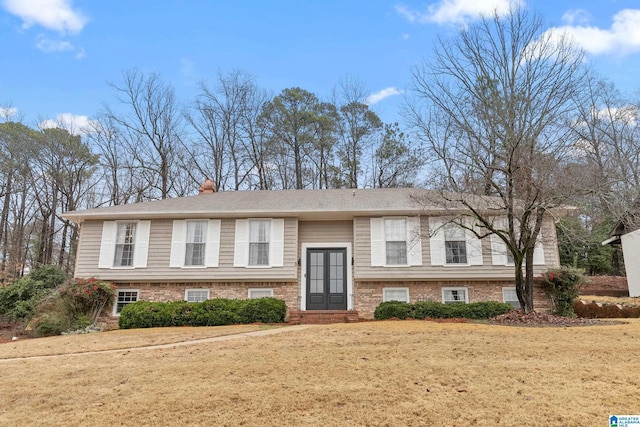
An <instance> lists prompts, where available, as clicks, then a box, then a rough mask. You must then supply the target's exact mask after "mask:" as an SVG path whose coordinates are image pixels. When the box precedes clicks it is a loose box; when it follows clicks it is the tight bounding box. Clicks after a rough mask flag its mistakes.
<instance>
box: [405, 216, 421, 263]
mask: <svg viewBox="0 0 640 427" xmlns="http://www.w3.org/2000/svg"><path fill="white" fill-rule="evenodd" d="M407 264H409V265H422V233H421V230H420V217H409V218H407Z"/></svg>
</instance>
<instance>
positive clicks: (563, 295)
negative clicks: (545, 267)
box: [539, 267, 585, 317]
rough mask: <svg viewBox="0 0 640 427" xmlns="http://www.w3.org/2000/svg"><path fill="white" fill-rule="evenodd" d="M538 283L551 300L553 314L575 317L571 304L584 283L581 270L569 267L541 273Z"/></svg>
mask: <svg viewBox="0 0 640 427" xmlns="http://www.w3.org/2000/svg"><path fill="white" fill-rule="evenodd" d="M539 282H540V284H541V285H542V288H543V289H544V291H545V293H546V294H547V296H548V297H549V299H550V300H551V304H552V305H553V313H554V314H557V315H559V316H566V317H575V316H576V314H575V312H574V311H573V303H574V302H575V301H576V299H577V298H578V296H579V295H580V287H581V286H582V285H583V284H584V282H585V277H584V275H583V274H582V270H579V269H577V268H571V267H560V268H556V269H553V270H549V271H547V272H546V273H542V276H541V277H540V279H539Z"/></svg>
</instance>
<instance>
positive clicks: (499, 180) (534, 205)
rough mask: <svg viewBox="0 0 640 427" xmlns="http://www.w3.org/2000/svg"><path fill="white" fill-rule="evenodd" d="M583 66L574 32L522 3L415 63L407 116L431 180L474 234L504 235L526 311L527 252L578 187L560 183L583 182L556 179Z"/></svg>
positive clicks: (562, 171) (529, 294)
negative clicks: (567, 33)
mask: <svg viewBox="0 0 640 427" xmlns="http://www.w3.org/2000/svg"><path fill="white" fill-rule="evenodd" d="M586 74H587V70H586V69H585V66H584V63H583V54H582V52H581V51H580V50H578V49H577V48H576V47H575V46H574V45H573V44H572V43H571V41H570V40H568V39H567V38H566V37H564V36H563V35H561V34H560V35H558V34H553V33H551V32H549V31H545V27H544V26H543V22H542V19H541V17H540V16H538V15H535V14H529V13H528V12H527V11H525V10H523V9H519V8H514V9H512V10H511V11H510V12H509V13H508V14H507V15H505V16H498V15H497V14H495V15H494V16H487V17H484V18H483V19H482V20H481V21H479V22H478V23H475V24H471V25H470V26H469V27H468V28H466V29H462V30H460V32H459V33H458V36H457V37H456V38H455V39H453V40H440V42H439V43H438V45H437V47H436V49H435V51H434V53H433V55H432V57H431V60H430V61H429V62H425V63H423V64H422V65H420V66H417V67H415V68H414V69H413V76H412V84H411V94H412V102H411V103H410V104H409V105H408V108H407V111H406V118H407V120H408V121H409V123H410V124H411V125H412V126H413V128H414V131H415V135H416V136H418V137H419V138H421V139H422V141H423V142H424V143H425V144H426V146H427V149H428V151H429V154H430V155H431V156H432V160H434V161H435V162H436V164H437V171H438V175H437V176H436V177H435V180H434V181H433V182H432V183H431V184H432V185H433V186H437V187H439V188H440V189H441V190H443V191H442V192H441V196H442V197H443V198H444V199H445V200H447V201H448V202H449V203H452V202H453V204H454V205H456V206H463V207H464V208H465V209H466V210H465V213H464V214H463V215H464V216H466V217H471V218H472V219H473V225H474V226H473V227H470V229H472V231H474V232H476V233H477V234H478V236H479V237H485V236H486V235H489V234H495V235H496V236H497V237H498V238H499V239H501V241H503V242H504V244H505V245H506V247H507V249H508V251H509V253H510V254H511V255H512V258H513V261H514V274H515V285H516V291H517V294H518V299H519V301H520V304H521V306H522V308H523V310H524V311H525V312H529V311H532V310H533V309H534V305H533V279H534V278H533V254H534V248H535V245H536V241H537V239H538V236H539V234H540V230H541V227H542V223H543V219H544V218H545V216H547V215H552V214H553V210H554V208H558V207H559V206H561V205H562V204H563V202H565V201H566V200H567V197H568V195H569V194H570V193H571V192H573V191H577V190H578V188H567V187H565V186H564V185H560V184H561V183H564V184H566V183H570V184H572V185H579V184H580V183H581V181H580V179H579V177H574V179H572V180H569V179H563V180H562V181H560V180H559V179H558V177H559V176H565V175H566V174H567V173H570V172H571V170H567V169H566V168H565V167H564V165H565V162H564V160H565V159H566V158H567V156H570V155H571V145H572V144H571V139H570V138H569V136H570V132H569V131H570V129H568V128H567V123H570V118H571V117H573V116H574V114H575V113H576V111H577V110H576V109H577V105H578V104H579V102H580V101H579V99H578V98H579V97H580V95H581V93H582V92H583V90H584V88H585V75H586ZM444 190H450V191H453V192H452V193H447V192H445V191H444ZM463 193H473V194H475V195H476V196H465V195H463ZM478 196H479V197H478ZM479 200H480V201H481V203H478V201H479ZM429 202H430V203H433V201H429ZM479 205H483V208H480V206H479ZM505 216H506V218H507V220H506V221H498V220H497V219H498V218H499V217H503V218H504V217H505ZM458 219H460V218H459V217H458ZM465 224H468V222H467V221H463V220H461V221H460V225H461V226H464V225H465ZM478 226H479V227H480V228H477V227H478Z"/></svg>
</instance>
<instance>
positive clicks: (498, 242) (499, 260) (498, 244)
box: [491, 234, 508, 265]
mask: <svg viewBox="0 0 640 427" xmlns="http://www.w3.org/2000/svg"><path fill="white" fill-rule="evenodd" d="M491 263H492V264H493V265H507V264H508V259H507V245H506V244H505V243H504V242H503V241H502V239H501V238H500V237H498V235H497V234H492V235H491Z"/></svg>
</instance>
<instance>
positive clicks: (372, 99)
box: [364, 86, 403, 105]
mask: <svg viewBox="0 0 640 427" xmlns="http://www.w3.org/2000/svg"><path fill="white" fill-rule="evenodd" d="M402 93H403V91H401V90H398V89H396V88H395V87H393V86H392V87H388V88H386V89H382V90H381V91H378V92H376V93H372V94H371V95H369V96H368V97H367V99H365V100H364V103H365V104H367V105H373V104H377V103H378V102H380V101H382V100H383V99H385V98H388V97H390V96H394V95H401V94H402Z"/></svg>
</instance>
